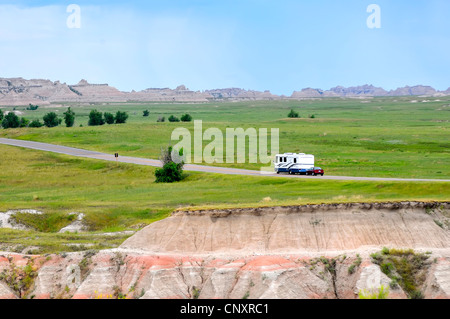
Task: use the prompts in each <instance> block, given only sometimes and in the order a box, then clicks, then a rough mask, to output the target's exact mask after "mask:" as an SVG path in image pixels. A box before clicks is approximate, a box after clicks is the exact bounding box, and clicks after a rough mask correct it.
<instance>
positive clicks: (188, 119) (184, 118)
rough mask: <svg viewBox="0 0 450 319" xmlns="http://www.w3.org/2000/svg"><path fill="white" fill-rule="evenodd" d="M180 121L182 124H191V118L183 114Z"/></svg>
mask: <svg viewBox="0 0 450 319" xmlns="http://www.w3.org/2000/svg"><path fill="white" fill-rule="evenodd" d="M181 121H182V122H191V121H192V116H191V115H189V114H184V115H183V116H182V117H181Z"/></svg>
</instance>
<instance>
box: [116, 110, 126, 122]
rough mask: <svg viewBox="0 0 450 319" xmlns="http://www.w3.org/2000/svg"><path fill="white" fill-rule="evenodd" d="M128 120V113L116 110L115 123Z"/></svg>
mask: <svg viewBox="0 0 450 319" xmlns="http://www.w3.org/2000/svg"><path fill="white" fill-rule="evenodd" d="M127 120H128V114H127V113H126V112H121V111H117V113H116V124H124V123H126V122H127Z"/></svg>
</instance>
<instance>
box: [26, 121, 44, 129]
mask: <svg viewBox="0 0 450 319" xmlns="http://www.w3.org/2000/svg"><path fill="white" fill-rule="evenodd" d="M42 126H44V124H42V123H41V121H39V120H33V121H31V123H30V124H29V125H28V127H42Z"/></svg>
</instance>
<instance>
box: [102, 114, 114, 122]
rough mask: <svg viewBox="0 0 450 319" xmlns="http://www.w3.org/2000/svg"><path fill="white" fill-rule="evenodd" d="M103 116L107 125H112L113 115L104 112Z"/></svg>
mask: <svg viewBox="0 0 450 319" xmlns="http://www.w3.org/2000/svg"><path fill="white" fill-rule="evenodd" d="M104 116H105V122H106V123H107V124H114V121H115V118H114V115H113V114H111V113H107V112H105V114H104Z"/></svg>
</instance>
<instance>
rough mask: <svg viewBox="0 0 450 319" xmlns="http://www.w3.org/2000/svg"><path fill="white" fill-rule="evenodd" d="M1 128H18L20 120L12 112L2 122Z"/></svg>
mask: <svg viewBox="0 0 450 319" xmlns="http://www.w3.org/2000/svg"><path fill="white" fill-rule="evenodd" d="M2 126H3V128H5V129H6V128H18V127H19V126H20V119H19V117H18V116H17V115H16V114H15V113H14V112H9V113H8V114H6V115H5V117H4V118H3V120H2Z"/></svg>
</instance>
